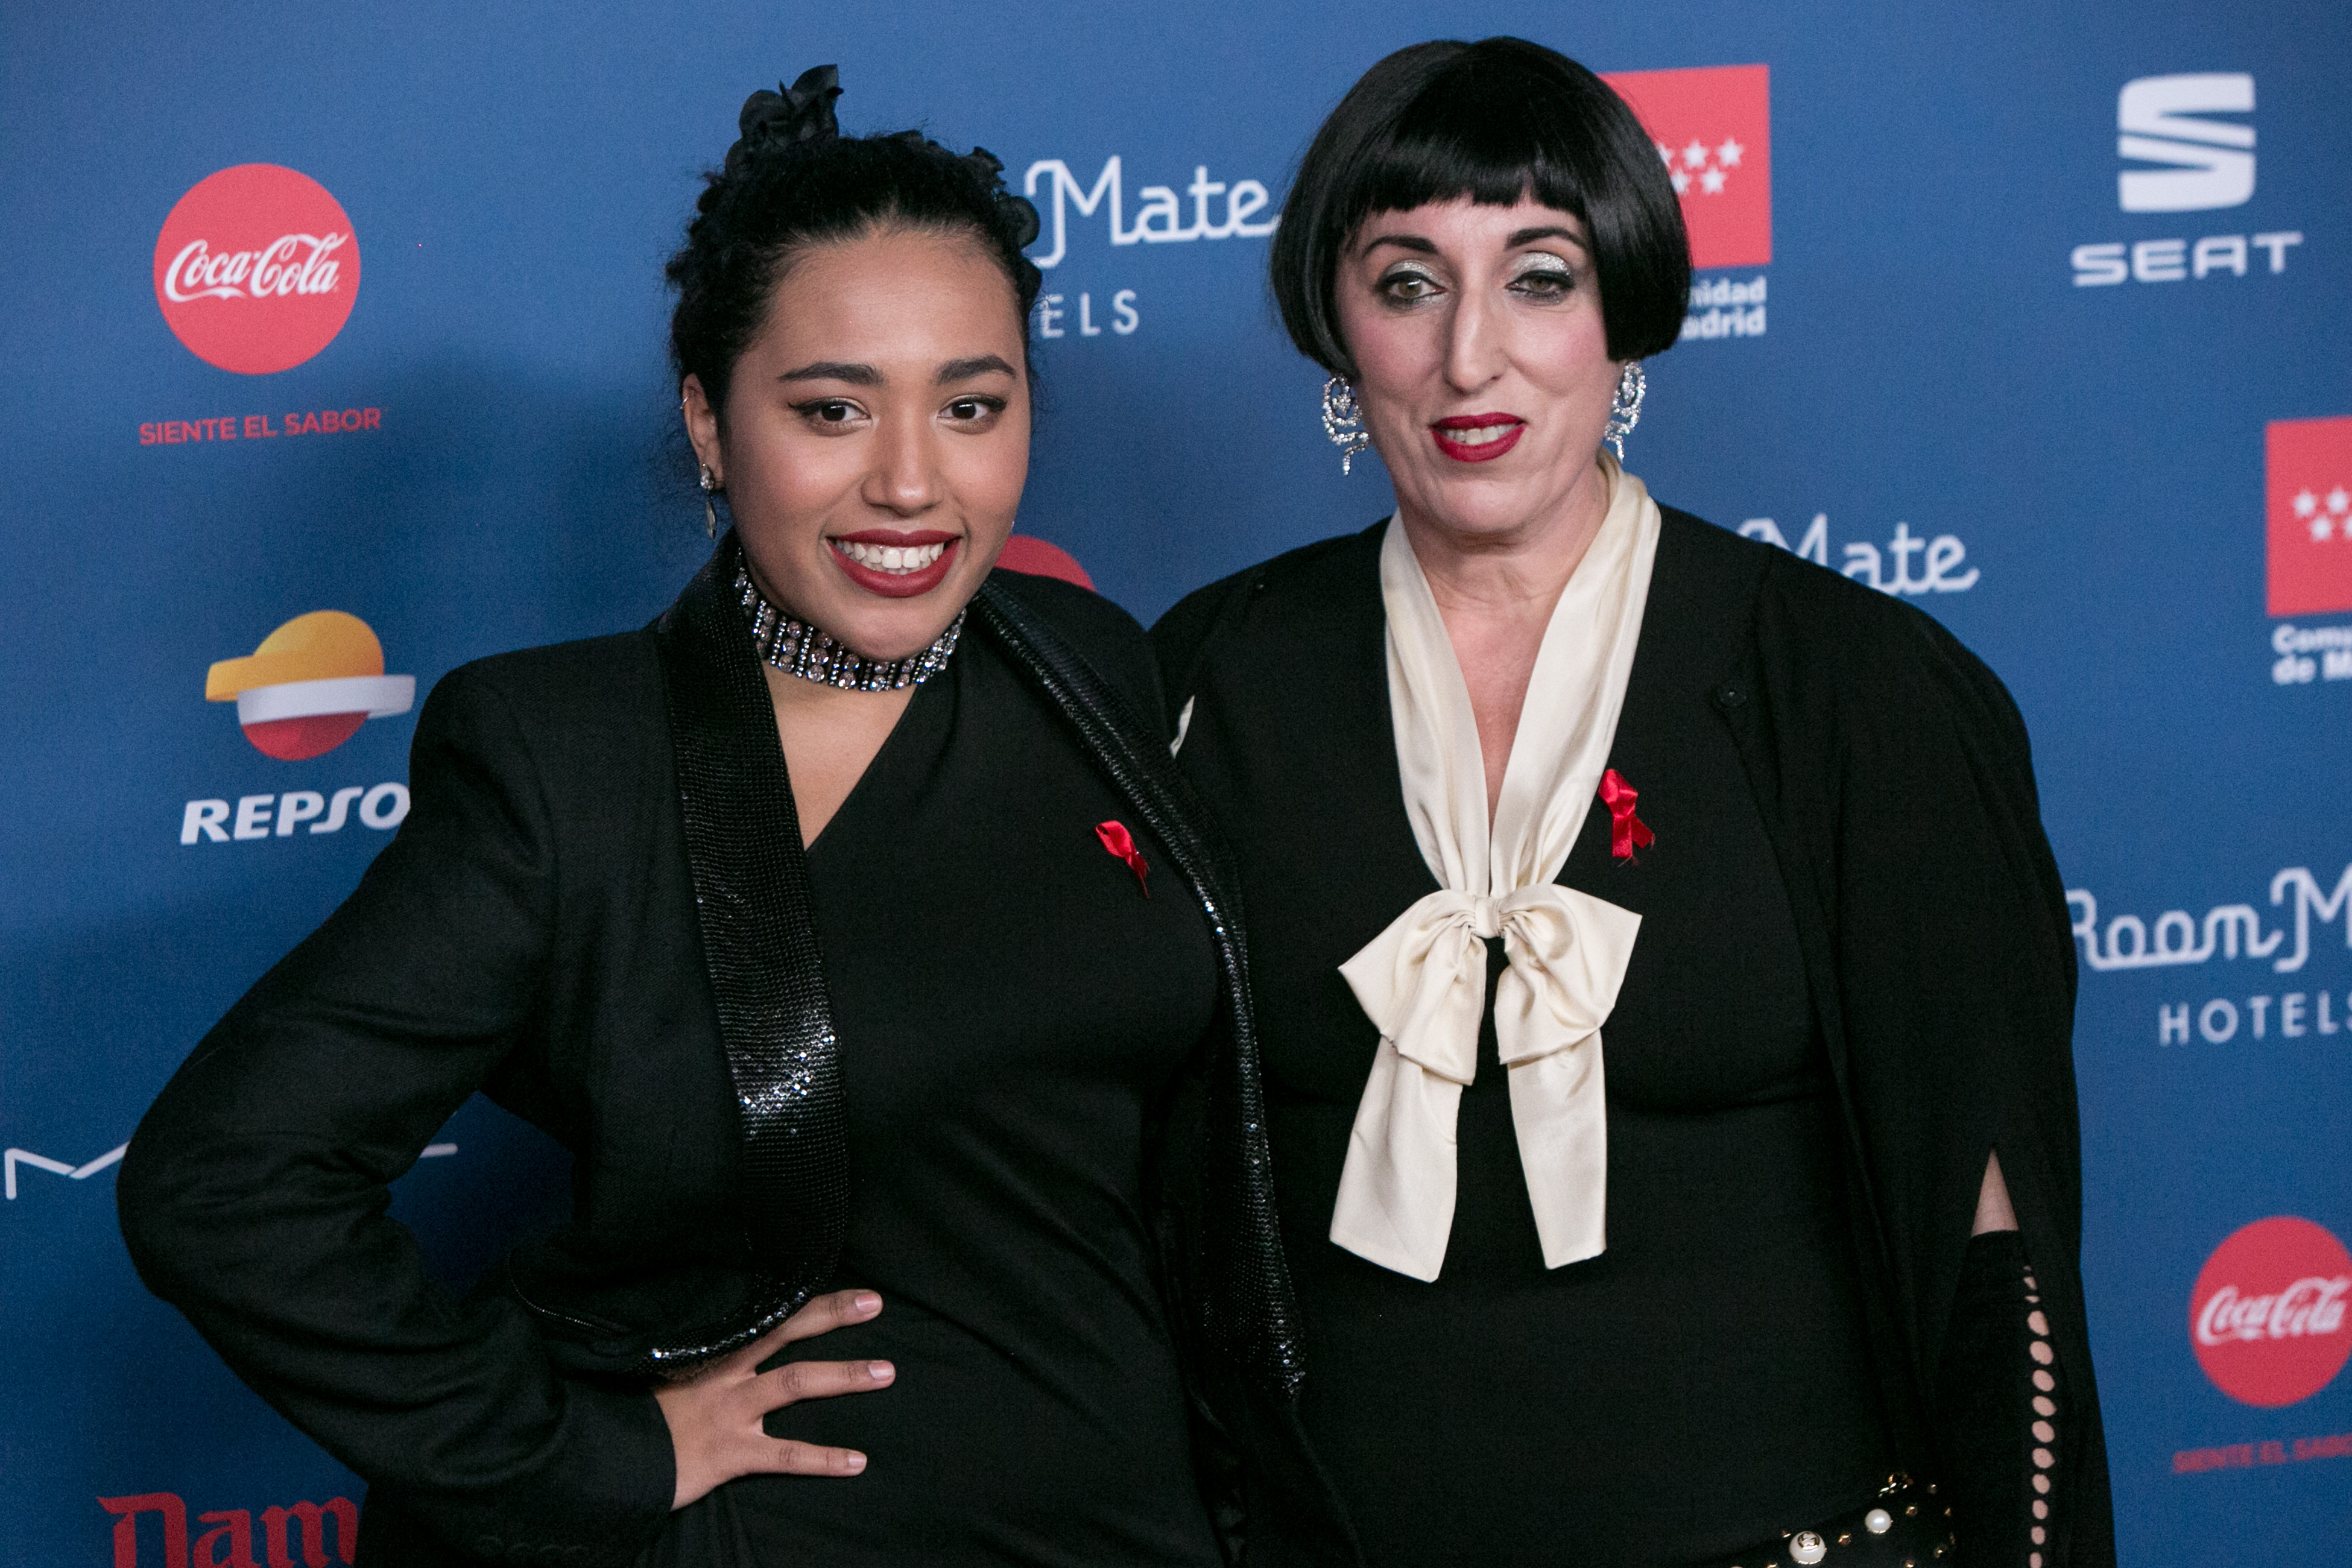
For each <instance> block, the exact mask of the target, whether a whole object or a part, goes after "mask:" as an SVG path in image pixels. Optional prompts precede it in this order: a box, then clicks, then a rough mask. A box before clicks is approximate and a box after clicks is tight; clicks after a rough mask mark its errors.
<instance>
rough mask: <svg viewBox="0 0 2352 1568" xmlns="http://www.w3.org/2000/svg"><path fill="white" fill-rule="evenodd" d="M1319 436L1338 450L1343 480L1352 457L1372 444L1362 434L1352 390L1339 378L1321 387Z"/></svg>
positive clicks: (1350, 464)
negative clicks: (1323, 435) (1321, 428)
mask: <svg viewBox="0 0 2352 1568" xmlns="http://www.w3.org/2000/svg"><path fill="white" fill-rule="evenodd" d="M1323 434H1325V435H1326V436H1328V437H1331V444H1332V445H1333V446H1335V447H1339V473H1340V477H1342V478H1345V477H1346V476H1347V474H1348V471H1349V468H1350V467H1351V466H1352V465H1353V464H1354V463H1355V460H1356V454H1357V453H1359V452H1360V451H1362V450H1363V449H1364V448H1365V447H1369V446H1370V445H1371V444H1372V438H1371V437H1370V436H1368V435H1366V434H1364V411H1363V410H1362V409H1361V408H1359V407H1358V406H1356V389H1355V388H1354V387H1352V386H1349V384H1347V382H1346V381H1345V380H1344V379H1343V378H1341V377H1339V376H1336V375H1335V376H1333V377H1332V378H1331V379H1330V380H1328V381H1327V382H1325V383H1324V384H1323Z"/></svg>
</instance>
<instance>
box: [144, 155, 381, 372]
mask: <svg viewBox="0 0 2352 1568" xmlns="http://www.w3.org/2000/svg"><path fill="white" fill-rule="evenodd" d="M359 290H360V247H359V240H358V238H357V237H356V236H355V235H354V234H353V233H352V220H351V218H350V216H348V215H347V214H345V213H344V211H343V208H342V205H341V203H340V202H338V201H336V200H335V198H334V197H333V196H332V195H330V194H329V193H328V191H327V188H326V187H325V186H324V185H321V184H319V183H318V182H317V181H316V180H313V179H311V178H310V176H309V175H307V174H298V173H296V172H295V171H294V170H292V169H286V168H280V167H279V166H278V165H277V164H275V163H239V164H237V165H236V167H234V168H228V169H223V170H221V171H220V172H219V173H217V174H209V175H207V176H205V178H204V179H202V180H199V181H197V182H196V184H194V185H193V186H192V187H190V188H189V191H188V194H187V195H184V196H182V197H181V198H180V200H179V203H178V205H175V206H173V208H172V213H171V216H169V217H166V218H165V219H164V220H163V233H162V234H161V235H159V236H158V237H156V240H155V303H156V304H157V306H158V307H160V308H161V309H162V310H163V320H164V321H165V322H166V323H167V324H168V325H169V326H170V327H171V329H172V331H173V335H174V336H176V337H177V338H178V339H179V340H180V342H182V343H184V344H185V345H186V346H187V349H188V352H189V353H193V354H194V355H195V356H196V357H197V358H198V359H200V360H203V361H204V362H205V363H206V364H212V365H217V366H219V367H220V368H221V369H223V370H231V371H236V372H238V373H239V374H245V375H268V374H272V373H274V372H277V371H281V370H289V369H291V368H292V367H293V366H295V365H298V364H300V363H302V362H303V361H305V360H307V359H310V358H311V357H312V356H313V355H315V354H317V353H319V351H320V350H321V349H323V348H325V347H326V346H327V345H328V344H329V343H331V342H334V340H335V334H336V333H338V332H340V331H342V330H343V323H344V322H345V321H348V320H350V319H351V313H352V303H353V302H354V301H355V300H357V299H358V298H359Z"/></svg>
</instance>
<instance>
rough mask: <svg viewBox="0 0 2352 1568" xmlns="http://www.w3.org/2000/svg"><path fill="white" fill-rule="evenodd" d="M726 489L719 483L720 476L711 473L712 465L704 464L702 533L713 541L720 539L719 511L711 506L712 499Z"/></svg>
mask: <svg viewBox="0 0 2352 1568" xmlns="http://www.w3.org/2000/svg"><path fill="white" fill-rule="evenodd" d="M725 488H726V487H725V486H723V485H721V484H720V483H719V476H718V475H717V474H714V473H712V472H711V471H710V465H709V464H708V463H705V464H703V465H702V531H703V532H704V533H706V534H708V535H709V537H710V538H712V539H716V538H718V537H719V509H718V508H717V507H715V506H713V505H711V504H710V498H711V497H713V496H715V495H717V494H719V492H720V491H721V490H723V489H725Z"/></svg>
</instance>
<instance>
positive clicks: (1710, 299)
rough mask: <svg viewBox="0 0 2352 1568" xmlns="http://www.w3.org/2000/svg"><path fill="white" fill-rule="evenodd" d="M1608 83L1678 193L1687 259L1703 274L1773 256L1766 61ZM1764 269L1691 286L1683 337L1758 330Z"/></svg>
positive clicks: (1638, 74)
mask: <svg viewBox="0 0 2352 1568" xmlns="http://www.w3.org/2000/svg"><path fill="white" fill-rule="evenodd" d="M1602 80H1604V81H1606V82H1607V83H1608V84H1609V85H1610V86H1611V87H1612V88H1614V89H1616V90H1617V93H1618V95H1619V96H1620V97H1622V98H1623V99H1624V100H1625V101H1626V102H1627V103H1629V104H1631V105H1632V106H1633V112H1634V114H1635V115H1636V116H1638V117H1639V118H1640V120H1641V121H1642V124H1643V128H1644V129H1645V130H1647V131H1648V132H1649V133H1650V139H1651V141H1652V142H1655V143H1656V144H1657V149H1658V158H1659V160H1660V161H1661V162H1662V163H1664V164H1665V167H1666V177H1667V178H1668V179H1670V180H1672V181H1673V182H1674V187H1675V195H1677V196H1679V197H1680V198H1681V199H1682V208H1683V225H1684V226H1685V227H1686V228H1687V229H1689V231H1690V248H1691V265H1692V266H1693V267H1694V268H1697V269H1698V270H1700V271H1702V272H1706V271H1713V270H1717V269H1721V268H1750V267H1764V266H1768V265H1769V264H1770V262H1771V260H1772V73H1771V68H1769V67H1768V66H1702V67H1698V68H1692V69H1687V70H1654V71H1618V72H1616V73H1614V74H1612V75H1610V76H1607V77H1604V78H1602ZM1764 292H1765V279H1764V274H1762V273H1760V272H1759V273H1757V274H1756V275H1755V276H1754V277H1752V278H1701V279H1695V280H1694V281H1693V282H1692V284H1691V300H1690V311H1689V314H1688V315H1687V316H1685V318H1684V321H1683V338H1684V341H1685V342H1688V341H1690V340H1692V339H1694V338H1698V339H1705V338H1748V337H1757V336H1760V335H1761V334H1762V333H1763V331H1764V325H1765V313H1764V306H1765V300H1764Z"/></svg>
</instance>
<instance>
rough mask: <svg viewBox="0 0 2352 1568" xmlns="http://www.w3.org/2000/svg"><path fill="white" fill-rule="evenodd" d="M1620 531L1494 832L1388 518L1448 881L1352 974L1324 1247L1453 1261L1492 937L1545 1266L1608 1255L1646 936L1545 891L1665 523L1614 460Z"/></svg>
mask: <svg viewBox="0 0 2352 1568" xmlns="http://www.w3.org/2000/svg"><path fill="white" fill-rule="evenodd" d="M1602 463H1603V466H1604V468H1605V469H1606V470H1607V473H1608V477H1609V479H1610V482H1611V498H1610V505H1609V508H1608V511H1607V514H1606V515H1605V516H1604V518H1603V519H1602V521H1601V529H1600V531H1599V532H1598V533H1597V534H1596V535H1595V536H1594V539H1593V542H1592V544H1591V547H1590V548H1589V549H1588V550H1587V552H1586V554H1585V558H1584V560H1583V562H1582V563H1580V565H1579V566H1578V568H1577V571H1576V574H1575V575H1574V576H1573V577H1572V578H1571V579H1570V582H1569V585H1568V587H1567V589H1566V590H1565V591H1563V592H1562V594H1561V595H1560V600H1559V605H1557V606H1556V607H1555V608H1554V611H1553V614H1552V617H1551V621H1550V623H1549V626H1547V627H1546V629H1545V633H1544V640H1543V645H1542V647H1541V649H1540V651H1539V652H1538V655H1537V658H1536V666H1535V672H1534V676H1533V679H1531V680H1530V682H1529V685H1528V699H1527V702H1526V706H1525V709H1524V710H1523V711H1522V713H1521V715H1520V719H1519V728H1518V732H1517V738H1516V739H1515V740H1514V742H1513V744H1512V749H1511V760H1510V763H1509V765H1508V766H1507V769H1506V770H1505V773H1504V780H1503V787H1502V789H1501V791H1500V799H1499V802H1498V804H1497V806H1496V812H1495V817H1494V821H1493V824H1492V826H1491V828H1490V826H1489V824H1488V822H1487V816H1486V772H1485V763H1484V761H1483V756H1482V753H1481V752H1480V750H1479V746H1478V733H1477V723H1476V720H1475V716H1474V715H1473V713H1472V712H1471V710H1470V696H1469V689H1468V687H1467V686H1466V685H1465V683H1464V681H1463V679H1462V672H1461V668H1460V666H1459V665H1458V664H1457V663H1456V662H1455V660H1454V650H1453V645H1452V642H1451V640H1450V639H1449V638H1448V637H1447V635H1446V632H1445V626H1444V618H1443V617H1442V616H1441V615H1440V614H1439V612H1438V609H1437V603H1436V600H1435V598H1434V597H1433V595H1432V594H1431V592H1430V589H1429V584H1428V580H1427V579H1426V578H1425V577H1424V576H1423V574H1422V572H1421V567H1420V564H1419V563H1418V561H1417V560H1416V559H1415V558H1414V556H1413V553H1412V547H1411V545H1410V543H1409V542H1407V541H1406V539H1405V537H1404V532H1403V529H1402V526H1401V525H1400V524H1398V523H1396V522H1394V521H1391V523H1390V524H1389V533H1388V537H1387V539H1386V540H1385V541H1384V542H1382V545H1381V596H1382V600H1383V603H1384V605H1385V606H1386V608H1387V612H1388V622H1389V627H1388V649H1389V701H1390V710H1391V719H1392V720H1393V721H1394V727H1395V731H1396V741H1397V762H1398V772H1399V773H1400V775H1401V777H1402V783H1403V787H1404V797H1405V801H1404V803H1405V808H1406V815H1407V816H1408V817H1409V818H1410V819H1411V820H1412V827H1413V837H1414V840H1415V842H1416V843H1417V844H1418V845H1419V846H1420V847H1421V851H1422V856H1423V860H1424V861H1425V862H1426V863H1427V864H1428V866H1429V868H1430V871H1431V873H1432V875H1433V876H1434V877H1435V878H1436V879H1437V880H1438V882H1439V883H1440V889H1439V890H1438V891H1436V892H1433V893H1430V894H1427V895H1426V896H1424V897H1423V898H1421V899H1419V900H1415V901H1414V902H1413V904H1412V906H1411V907H1410V908H1408V909H1407V910H1404V912H1403V913H1402V914H1400V915H1399V916H1397V918H1396V919H1395V920H1394V921H1391V922H1390V923H1389V926H1388V928H1387V929H1386V930H1384V931H1381V933H1380V935H1378V936H1376V937H1374V938H1373V939H1372V940H1371V941H1370V942H1368V943H1366V944H1365V946H1364V947H1363V949H1362V950H1361V951H1360V952H1358V953H1357V954H1356V955H1355V956H1354V957H1352V958H1350V959H1349V960H1348V962H1347V963H1343V964H1341V965H1340V966H1339V973H1340V974H1341V975H1342V976H1343V977H1345V979H1346V980H1347V982H1348V985H1349V989H1350V990H1352V991H1353V992H1354V993H1355V995H1356V1000H1357V1001H1358V1003H1360V1005H1362V1007H1363V1009H1364V1013H1365V1016H1367V1017H1369V1018H1370V1020H1371V1021H1372V1025H1373V1026H1374V1027H1376V1028H1377V1029H1379V1030H1380V1034H1381V1043H1380V1048H1379V1051H1378V1053H1377V1055H1376V1056H1375V1058H1374V1059H1373V1062H1372V1068H1371V1071H1370V1075H1369V1077H1368V1078H1367V1079H1366V1081H1365V1084H1364V1093H1363V1098H1362V1100H1360V1101H1359V1103H1358V1105H1357V1108H1356V1123H1355V1129H1354V1131H1352V1132H1351V1133H1350V1135H1349V1142H1348V1156H1347V1162H1346V1164H1345V1166H1344V1167H1343V1168H1342V1170H1341V1172H1340V1175H1339V1201H1338V1203H1337V1204H1336V1205H1334V1207H1333V1210H1332V1215H1331V1233H1330V1234H1331V1239H1332V1240H1333V1241H1334V1242H1335V1243H1337V1244H1338V1245H1339V1246H1341V1247H1346V1248H1347V1249H1348V1250H1349V1251H1350V1252H1353V1253H1356V1254H1357V1255H1358V1256H1360V1257H1362V1258H1368V1259H1370V1261H1372V1262H1374V1263H1378V1264H1380V1265H1381V1267H1382V1268H1392V1269H1395V1270H1396V1271H1397V1272H1398V1273H1400V1274H1406V1275H1410V1276H1412V1278H1413V1279H1436V1278H1437V1276H1438V1271H1439V1270H1440V1269H1441V1268H1443V1267H1444V1262H1445V1248H1446V1242H1447V1239H1448V1237H1450V1235H1451V1234H1452V1230H1453V1226H1454V1194H1455V1191H1456V1173H1455V1168H1454V1129H1455V1124H1456V1122H1457V1121H1459V1117H1460V1110H1461V1104H1462V1090H1463V1088H1464V1086H1465V1085H1466V1084H1468V1083H1469V1082H1470V1081H1471V1080H1472V1079H1474V1078H1475V1076H1476V1074H1477V1068H1478V1025H1479V1021H1480V1019H1481V1017H1482V1016H1484V1014H1485V1011H1486V939H1487V938H1490V937H1495V936H1500V937H1501V938H1502V939H1503V952H1504V955H1505V957H1506V959H1507V961H1508V966H1507V968H1506V969H1505V970H1504V972H1503V973H1502V975H1501V977H1500V978H1499V980H1498V981H1497V982H1496V988H1495V1037H1496V1046H1497V1047H1498V1051H1499V1055H1500V1057H1501V1059H1502V1062H1503V1065H1504V1067H1505V1068H1506V1069H1507V1071H1508V1073H1509V1075H1510V1089H1511V1121H1512V1125H1513V1127H1514V1129H1515V1130H1516V1131H1517V1135H1518V1145H1519V1163H1520V1165H1521V1166H1522V1168H1523V1169H1524V1171H1525V1173H1526V1177H1527V1184H1528V1201H1529V1203H1530V1205H1532V1207H1533V1209H1534V1211H1535V1219H1536V1232H1537V1236H1538V1239H1539V1240H1540V1242H1541V1244H1542V1247H1543V1254H1544V1266H1545V1267H1546V1268H1559V1267H1560V1266H1561V1265H1563V1264H1567V1263H1574V1262H1577V1261H1579V1260H1580V1259H1582V1258H1591V1257H1594V1256H1596V1255H1598V1254H1599V1253H1600V1252H1601V1250H1602V1249H1603V1248H1604V1247H1606V1245H1607V1235H1606V1218H1607V1192H1608V1174H1609V1126H1608V1102H1607V1096H1606V1094H1605V1092H1604V1083H1605V1079H1604V1076H1603V1073H1602V1069H1601V1025H1602V1024H1603V1023H1604V1022H1606V1021H1607V1019H1608V1017H1609V1015H1610V1013H1611V1011H1612V1009H1614V1008H1615V1006H1616V1005H1617V993H1618V989H1619V987H1620V985H1621V984H1622V982H1623V980H1624V975H1625V967H1626V965H1627V963H1630V962H1631V961H1632V958H1633V942H1634V939H1635V937H1636V935H1637V934H1638V933H1639V931H1640V929H1641V923H1642V921H1641V917H1640V916H1639V915H1636V914H1634V913H1633V911H1632V910H1623V909H1620V908H1618V907H1617V906H1616V905H1614V904H1612V903H1610V902H1608V901H1607V900H1602V899H1597V898H1594V897H1592V896H1591V895H1590V894H1588V893H1582V892H1579V891H1577V890H1576V889H1572V888H1563V887H1561V886H1559V884H1558V883H1557V882H1555V881H1554V880H1553V879H1554V878H1556V877H1557V876H1558V875H1559V869H1560V868H1561V866H1563V865H1564V864H1566V863H1567V859H1568V852H1569V850H1570V847H1573V845H1574V844H1575V842H1576V836H1577V833H1578V832H1579V831H1580V828H1581V827H1582V826H1583V822H1584V816H1585V813H1586V812H1587V811H1589V810H1590V809H1591V804H1592V797H1593V795H1594V792H1595V791H1596V790H1597V789H1598V788H1599V787H1600V783H1601V773H1602V772H1603V771H1604V770H1605V769H1606V768H1607V766H1608V758H1609V747H1610V744H1611V742H1612V741H1613V740H1614V738H1615V735H1616V729H1617V716H1618V713H1619V711H1620V710H1621V709H1622V707H1623V704H1624V697H1625V686H1626V682H1627V680H1628V679H1629V678H1630V675H1631V672H1632V668H1633V649H1634V646H1635V644H1636V643H1637V641H1638V640H1639V637H1640V633H1641V622H1642V609H1643V605H1644V603H1645V602H1646V600H1647V598H1648V595H1649V583H1650V570H1651V566H1652V563H1654V560H1655V557H1656V552H1657V539H1658V532H1659V528H1660V519H1659V515H1658V509H1657V507H1656V505H1655V504H1654V502H1652V501H1651V500H1650V499H1649V494H1648V491H1647V490H1646V489H1643V485H1642V482H1641V480H1639V479H1634V478H1633V476H1632V475H1630V474H1623V473H1621V472H1619V471H1618V470H1617V469H1616V468H1615V466H1614V465H1613V464H1611V463H1609V461H1608V459H1607V458H1603V459H1602Z"/></svg>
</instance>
